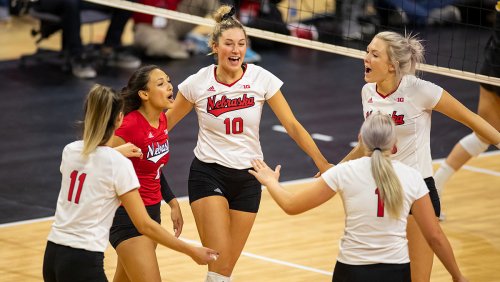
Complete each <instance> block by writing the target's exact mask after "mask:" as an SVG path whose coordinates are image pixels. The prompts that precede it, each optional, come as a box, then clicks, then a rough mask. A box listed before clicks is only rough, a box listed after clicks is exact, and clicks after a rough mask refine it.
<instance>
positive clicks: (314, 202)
mask: <svg viewBox="0 0 500 282" xmlns="http://www.w3.org/2000/svg"><path fill="white" fill-rule="evenodd" d="M252 166H253V170H250V171H249V172H250V174H252V175H253V176H255V178H257V180H259V182H260V183H261V184H262V185H264V186H266V187H267V190H268V191H269V194H271V197H272V198H273V199H274V201H276V203H277V204H278V205H279V206H280V207H281V209H283V210H284V211H285V212H286V213H287V214H289V215H295V214H299V213H303V212H305V211H308V210H310V209H313V208H315V207H317V206H319V205H321V204H323V203H324V202H326V201H328V200H329V199H331V198H332V197H333V196H335V191H333V190H332V189H330V187H328V185H327V184H326V182H325V181H324V180H323V178H321V177H320V178H318V179H316V180H314V182H313V183H312V184H310V185H308V186H307V187H306V188H304V189H302V190H299V191H296V192H294V193H292V192H290V191H287V190H285V189H284V188H283V187H282V186H281V185H280V184H279V182H278V180H279V176H280V169H281V166H277V167H276V169H275V170H274V171H273V170H272V169H271V168H269V167H268V166H267V164H266V163H265V162H264V161H261V160H254V161H252Z"/></svg>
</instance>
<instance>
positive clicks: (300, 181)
mask: <svg viewBox="0 0 500 282" xmlns="http://www.w3.org/2000/svg"><path fill="white" fill-rule="evenodd" d="M497 155H500V150H495V151H491V152H484V153H481V154H480V155H479V156H477V157H476V158H480V157H490V156H497ZM444 160H445V158H441V159H435V160H433V161H432V163H433V164H440V163H442V162H444ZM461 169H465V170H469V171H473V172H478V173H483V174H489V175H493V176H500V173H498V172H496V171H493V170H488V169H484V168H479V167H474V166H469V165H464V166H463V167H462V168H461ZM314 179H315V178H314V177H310V178H302V179H297V180H290V181H283V182H280V184H281V185H284V186H287V185H296V184H304V183H309V182H311V181H313V180H314ZM262 188H263V189H265V187H264V186H263V187H262ZM177 201H179V202H185V201H188V197H187V196H184V197H179V198H177ZM164 203H165V202H164V201H163V200H162V204H164ZM49 220H54V216H49V217H42V218H35V219H27V220H21V221H14V222H9V223H2V224H0V229H1V228H6V227H12V226H18V225H24V224H30V223H37V222H43V221H49Z"/></svg>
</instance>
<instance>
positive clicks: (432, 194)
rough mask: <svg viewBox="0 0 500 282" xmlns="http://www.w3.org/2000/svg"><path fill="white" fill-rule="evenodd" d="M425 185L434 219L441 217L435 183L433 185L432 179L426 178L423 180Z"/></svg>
mask: <svg viewBox="0 0 500 282" xmlns="http://www.w3.org/2000/svg"><path fill="white" fill-rule="evenodd" d="M424 181H425V185H427V189H429V197H430V198H431V202H432V207H433V208H434V214H435V215H436V217H439V216H440V215H441V201H440V200H439V194H438V191H437V189H436V183H434V178H432V176H431V177H427V178H424ZM410 214H411V210H410Z"/></svg>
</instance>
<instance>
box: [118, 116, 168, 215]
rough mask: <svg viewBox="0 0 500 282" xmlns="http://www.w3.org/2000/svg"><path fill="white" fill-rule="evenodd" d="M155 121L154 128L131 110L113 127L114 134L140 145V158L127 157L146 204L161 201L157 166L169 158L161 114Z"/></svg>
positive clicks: (166, 132)
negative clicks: (156, 122)
mask: <svg viewBox="0 0 500 282" xmlns="http://www.w3.org/2000/svg"><path fill="white" fill-rule="evenodd" d="M159 122H160V123H159V126H158V128H154V127H152V126H151V125H150V124H149V122H148V121H147V120H146V119H145V118H144V116H143V115H142V114H141V113H139V111H133V112H130V113H128V114H127V115H126V116H125V117H124V118H123V123H122V125H121V126H120V128H118V129H117V130H116V131H115V135H116V136H119V137H121V138H122V139H123V140H125V142H130V143H132V144H134V145H136V146H137V147H139V148H141V150H142V153H143V154H144V155H143V157H142V159H139V158H131V159H130V160H131V161H132V164H133V165H134V169H135V172H136V174H137V177H138V178H139V183H140V184H141V188H139V193H140V194H141V198H142V201H143V202H144V205H146V206H150V205H155V204H157V203H159V202H160V201H161V199H162V196H161V189H160V169H161V168H162V167H163V166H164V165H165V164H166V163H167V162H168V159H169V158H170V154H169V152H170V148H169V144H168V131H167V117H166V116H165V114H162V115H160V120H159Z"/></svg>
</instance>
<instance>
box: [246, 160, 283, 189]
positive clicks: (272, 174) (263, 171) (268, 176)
mask: <svg viewBox="0 0 500 282" xmlns="http://www.w3.org/2000/svg"><path fill="white" fill-rule="evenodd" d="M252 166H253V170H251V169H250V170H248V172H249V173H250V174H251V175H253V176H255V178H257V180H258V181H259V182H260V183H261V184H262V185H265V186H268V185H269V184H270V183H272V182H278V180H279V178H280V170H281V165H277V166H276V168H275V169H274V171H273V170H272V169H271V168H270V167H269V166H267V164H266V163H265V162H264V161H263V160H253V161H252Z"/></svg>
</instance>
